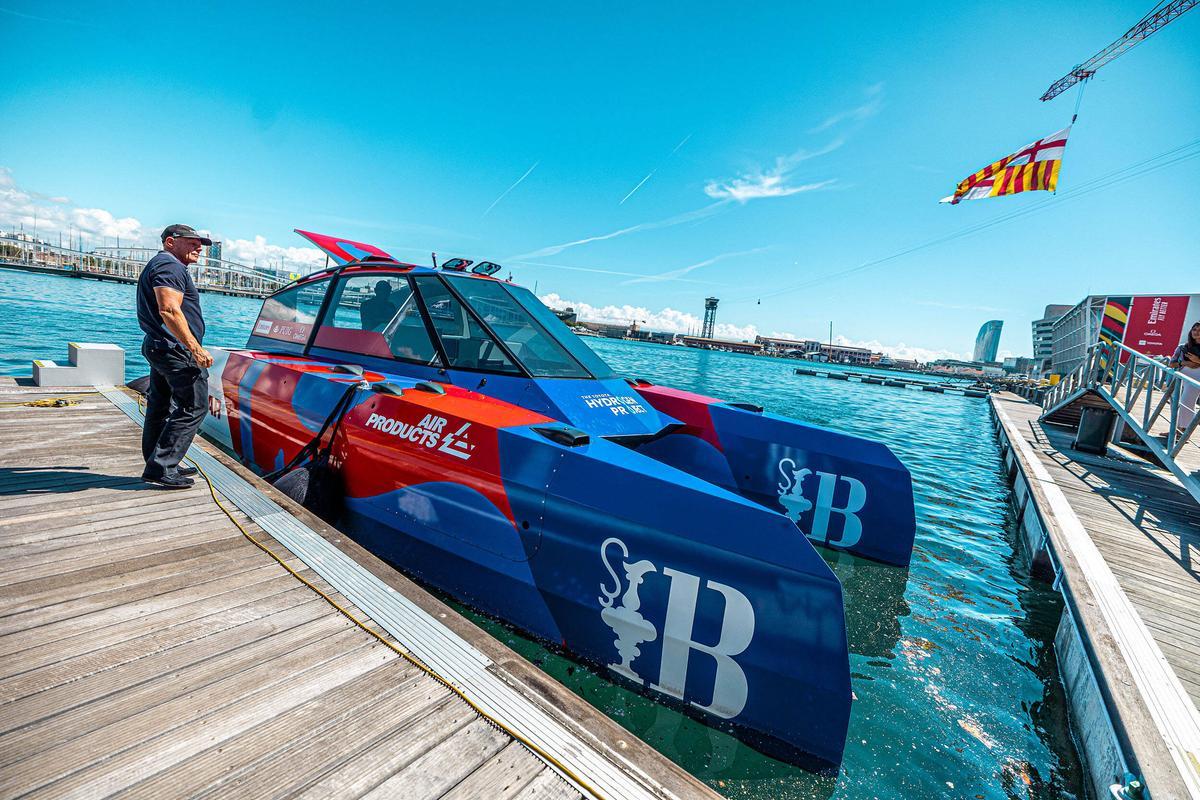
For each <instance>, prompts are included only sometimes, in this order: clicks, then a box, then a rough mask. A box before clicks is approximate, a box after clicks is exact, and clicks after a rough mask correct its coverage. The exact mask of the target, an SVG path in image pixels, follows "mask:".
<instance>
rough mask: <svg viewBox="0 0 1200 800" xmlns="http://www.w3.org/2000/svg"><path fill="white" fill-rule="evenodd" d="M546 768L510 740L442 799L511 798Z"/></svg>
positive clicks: (483, 799)
mask: <svg viewBox="0 0 1200 800" xmlns="http://www.w3.org/2000/svg"><path fill="white" fill-rule="evenodd" d="M548 769H549V767H547V766H546V765H545V764H543V763H542V762H541V761H539V760H538V759H536V758H534V757H533V754H531V753H530V752H529V751H528V750H526V749H525V748H524V747H522V746H521V745H520V743H518V742H510V743H509V745H508V746H507V747H505V748H504V749H503V750H501V751H500V752H499V753H496V755H494V756H492V757H491V758H490V759H488V760H487V761H485V762H484V763H483V764H481V765H480V766H479V768H478V769H476V770H474V771H473V772H472V773H471V774H470V775H468V776H467V777H466V778H464V779H463V780H462V781H460V782H459V783H458V785H456V786H455V787H454V788H453V789H451V790H450V791H448V792H446V793H445V794H443V795H442V797H441V800H511V798H513V797H516V796H517V794H519V793H520V791H521V790H522V789H524V788H525V787H526V786H528V785H529V784H530V783H531V782H532V781H533V779H534V778H536V777H537V776H538V775H540V774H541V773H542V772H544V771H546V770H548ZM559 780H562V779H561V778H560V779H559Z"/></svg>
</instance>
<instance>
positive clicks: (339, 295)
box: [313, 275, 441, 364]
mask: <svg viewBox="0 0 1200 800" xmlns="http://www.w3.org/2000/svg"><path fill="white" fill-rule="evenodd" d="M313 344H314V345H316V346H317V347H328V348H330V349H331V350H341V351H342V352H344V353H360V354H362V355H365V356H377V357H379V358H399V359H403V360H405V361H416V362H419V363H422V364H440V363H441V362H440V360H439V359H438V356H437V350H436V349H435V348H434V346H433V342H432V341H430V339H429V331H428V330H427V329H426V328H425V322H424V320H422V319H421V312H420V310H419V309H418V308H417V302H416V297H415V296H414V295H413V291H412V287H411V286H410V285H409V283H408V279H407V278H405V277H402V276H395V275H393V276H390V277H384V276H382V275H356V276H354V277H352V278H343V279H342V280H340V281H339V282H338V286H337V288H336V289H335V290H334V295H333V299H332V300H331V302H330V306H329V313H328V314H326V316H325V321H324V323H323V324H322V325H321V327H320V328H319V329H318V330H317V338H316V339H314V340H313Z"/></svg>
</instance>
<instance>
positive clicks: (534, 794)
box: [516, 769, 583, 800]
mask: <svg viewBox="0 0 1200 800" xmlns="http://www.w3.org/2000/svg"><path fill="white" fill-rule="evenodd" d="M516 796H517V797H518V798H520V800H583V795H581V794H580V793H579V792H577V791H576V790H575V788H574V787H573V786H571V784H569V783H567V782H566V781H564V780H563V779H562V778H561V777H559V776H558V774H557V773H555V772H554V770H550V769H547V770H544V771H543V772H542V773H541V774H540V775H538V776H537V777H536V778H534V779H533V780H532V781H530V782H529V785H528V786H526V787H525V788H524V789H522V790H521V791H520V792H519V793H518V794H517V795H516Z"/></svg>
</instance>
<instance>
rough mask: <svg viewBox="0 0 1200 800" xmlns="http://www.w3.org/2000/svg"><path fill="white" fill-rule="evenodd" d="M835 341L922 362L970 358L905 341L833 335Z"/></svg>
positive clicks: (951, 351)
mask: <svg viewBox="0 0 1200 800" xmlns="http://www.w3.org/2000/svg"><path fill="white" fill-rule="evenodd" d="M833 341H834V343H835V344H841V345H846V346H848V347H865V348H867V349H869V350H871V351H872V352H876V353H885V354H886V355H889V356H891V357H892V358H913V359H916V360H917V361H922V362H927V361H936V360H937V359H939V358H957V359H961V360H964V361H969V360H970V356H969V355H968V354H967V353H959V352H955V351H954V350H936V349H931V348H928V347H914V346H912V345H907V344H905V343H904V342H900V343H899V344H884V343H882V342H880V341H878V340H876V339H872V340H871V341H865V342H864V341H857V340H854V339H848V338H846V337H845V336H835V337H833Z"/></svg>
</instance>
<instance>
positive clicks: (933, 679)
mask: <svg viewBox="0 0 1200 800" xmlns="http://www.w3.org/2000/svg"><path fill="white" fill-rule="evenodd" d="M133 293H134V290H133V287H132V286H127V285H121V284H109V283H97V282H93V281H85V280H78V279H71V278H65V277H58V276H48V275H35V274H28V273H23V272H16V271H11V270H4V269H0V373H2V374H9V375H25V374H28V373H29V371H30V361H31V360H32V359H35V358H37V359H56V360H60V361H65V359H66V342H68V341H80V342H89V341H90V342H114V343H116V344H119V345H121V346H122V347H124V348H125V349H126V352H127V367H126V369H127V377H128V378H133V377H136V376H138V375H141V374H144V373H145V372H146V371H147V369H146V366H145V363H144V361H143V360H142V358H141V355H140V353H139V352H138V348H139V346H140V341H141V334H140V332H139V330H138V328H137V323H136V321H135V320H134V315H133ZM202 304H203V307H204V313H205V318H206V320H207V322H208V334H207V336H206V337H205V341H206V343H207V344H212V345H228V346H235V347H236V346H240V345H242V344H243V343H244V342H245V339H246V334H247V331H249V329H250V325H251V323H252V322H253V320H254V318H255V316H256V315H257V312H258V307H259V302H258V301H255V300H248V299H242V298H231V297H223V296H218V295H204V296H202ZM587 343H588V344H589V345H591V346H592V347H593V348H594V349H595V350H596V351H597V352H599V353H600V354H601V355H602V356H603V357H604V358H605V359H606V360H608V361H609V362H610V363H611V364H612V365H613V366H614V367H615V368H616V369H617V370H618V371H619V372H621V373H623V374H626V375H629V376H631V377H640V378H645V379H648V380H651V381H653V382H656V383H663V384H668V385H672V386H677V387H680V388H683V389H688V390H690V391H694V392H698V393H701V394H708V395H713V396H716V397H721V398H725V399H729V400H743V401H749V402H753V403H757V404H760V405H762V406H764V407H765V408H766V409H767V410H768V411H772V412H774V413H778V414H783V415H786V416H790V417H795V418H797V419H800V420H803V421H805V422H809V423H813V424H817V425H824V426H828V427H830V428H835V429H838V430H843V431H848V432H850V433H854V434H857V435H862V436H868V437H872V438H875V439H879V440H881V441H883V442H885V443H886V444H887V445H888V446H889V447H891V448H892V450H893V451H894V452H895V453H896V454H897V455H898V456H899V457H900V459H901V460H902V461H903V462H904V463H905V465H907V466H908V468H909V470H910V471H911V472H912V476H913V487H914V490H915V494H916V510H917V540H916V549H915V551H914V555H913V562H912V566H911V567H910V568H909V569H907V570H901V569H896V568H894V567H888V566H883V565H880V564H875V563H872V562H868V561H864V560H861V559H857V558H854V557H851V556H846V555H839V554H833V553H829V552H827V551H821V552H822V554H823V555H824V557H825V558H826V559H827V560H828V561H829V563H830V565H831V566H832V568H833V569H834V571H835V572H836V573H837V575H838V577H839V579H840V580H841V581H842V584H843V586H844V589H845V601H846V616H847V629H848V634H849V643H850V650H851V654H850V660H851V674H852V679H853V688H854V693H855V702H854V707H853V712H852V717H851V721H850V734H849V739H848V742H847V745H846V752H845V760H844V762H843V764H842V767H841V770H840V772H839V773H838V774H837V775H818V774H813V773H810V772H806V771H803V770H801V769H798V768H795V767H790V766H788V765H786V764H783V763H781V762H778V761H776V760H773V759H771V758H768V757H765V756H763V755H761V754H759V753H758V752H756V751H755V750H753V749H751V748H749V747H747V746H745V745H742V744H740V743H739V742H738V741H737V740H736V739H733V738H732V737H730V736H728V735H726V734H724V733H721V732H719V731H716V730H713V729H711V728H708V727H705V726H703V725H701V724H700V723H698V722H696V721H694V720H692V719H690V718H688V717H685V716H683V715H681V714H679V713H677V712H675V711H672V710H670V709H667V708H664V707H663V706H661V705H658V704H656V703H654V702H652V701H651V700H649V699H647V698H645V697H642V696H639V695H637V694H634V693H632V692H629V691H627V690H625V689H622V688H619V687H616V686H614V685H613V684H611V683H609V682H608V681H607V680H605V678H604V677H603V675H601V674H599V673H597V672H596V671H593V670H591V669H589V668H587V667H584V666H581V665H579V664H577V663H576V662H574V661H572V660H570V659H568V658H566V657H565V656H564V655H562V654H560V653H557V652H553V651H550V650H547V649H546V648H544V647H542V646H540V645H538V644H537V643H535V642H532V641H529V640H527V639H525V638H523V637H521V636H519V635H517V634H515V633H514V632H512V631H511V630H508V629H507V628H505V627H503V626H501V625H500V624H498V623H495V622H493V621H490V620H486V619H482V618H480V617H479V616H478V615H475V618H476V619H477V620H478V621H479V622H480V623H481V624H483V625H484V626H486V627H487V628H488V629H489V630H490V631H491V632H492V633H493V634H495V635H496V636H498V637H499V638H501V639H502V640H503V641H505V642H507V643H508V644H509V645H510V646H512V647H513V648H514V649H516V650H517V651H518V652H520V653H521V654H522V655H523V656H525V657H526V658H528V659H530V660H531V661H533V662H534V663H536V664H538V665H539V666H540V667H541V668H542V669H543V670H545V671H546V672H547V673H548V674H550V675H552V676H553V677H555V678H556V679H558V680H560V681H561V682H563V683H564V684H566V685H567V686H569V687H570V688H571V689H572V690H574V691H575V692H577V693H578V694H580V695H581V696H582V697H584V698H585V699H587V700H588V701H589V702H591V703H592V704H593V705H595V706H597V707H598V708H600V709H601V710H603V711H604V712H606V713H607V714H609V715H611V716H612V717H614V718H616V719H617V720H618V721H619V722H620V723H621V724H622V725H624V726H625V727H627V728H628V729H629V730H631V731H632V732H633V733H634V734H636V735H638V736H640V737H641V738H643V739H645V740H646V741H647V742H649V743H650V744H651V745H653V746H654V747H655V748H657V749H659V750H660V751H661V752H663V753H664V754H666V755H667V756H668V757H670V758H671V759H673V760H674V761H676V762H677V763H679V764H680V765H682V766H683V767H684V768H686V769H687V770H689V771H690V772H692V773H693V774H695V775H697V776H698V777H700V778H701V779H703V780H704V781H706V782H708V783H709V784H710V785H712V786H713V787H714V788H715V789H716V790H717V791H719V792H720V793H722V794H724V795H726V796H727V797H730V798H762V799H764V800H766V799H768V798H769V799H770V800H776V799H778V800H790V799H791V798H830V797H837V798H941V797H946V798H1066V797H1083V796H1084V790H1083V774H1082V770H1081V766H1080V763H1079V760H1078V757H1077V755H1076V753H1075V750H1074V746H1073V745H1072V743H1071V739H1070V736H1069V733H1068V728H1067V716H1066V715H1067V712H1066V702H1065V698H1064V695H1063V690H1062V686H1061V684H1060V682H1059V680H1058V677H1057V665H1056V662H1055V656H1054V651H1053V647H1052V644H1053V637H1054V632H1055V627H1056V625H1057V622H1058V618H1059V614H1060V612H1061V602H1060V600H1059V598H1058V595H1057V594H1056V593H1054V592H1052V591H1051V590H1050V589H1049V587H1046V586H1044V585H1042V584H1040V583H1037V582H1035V581H1033V580H1032V579H1031V578H1030V576H1029V575H1028V574H1027V572H1026V571H1025V569H1024V568H1023V567H1022V566H1021V564H1020V560H1019V559H1018V558H1017V556H1016V554H1015V550H1016V534H1015V521H1014V519H1013V514H1012V512H1011V510H1010V505H1009V502H1008V499H1009V497H1008V495H1009V491H1008V489H1007V488H1006V486H1005V483H1004V479H1003V474H1002V472H1001V464H1000V460H999V454H998V449H997V448H998V445H997V442H996V440H995V437H994V434H993V432H992V428H991V426H990V424H989V420H988V409H987V403H986V401H984V400H979V399H974V398H966V397H959V396H951V395H937V394H931V393H927V392H921V391H914V390H900V389H894V388H886V387H882V386H872V385H864V384H858V383H846V382H843V381H829V380H815V379H812V378H806V377H801V376H796V375H794V374H793V372H792V370H793V369H794V367H795V365H796V362H795V361H790V360H782V359H775V358H764V357H755V356H748V355H739V354H734V353H724V352H709V351H700V350H693V349H689V348H683V347H668V346H663V345H651V344H643V343H633V342H624V341H618V340H609V339H595V338H589V339H587ZM822 368H824V367H822ZM835 368H836V367H835ZM859 371H861V370H859ZM780 702H781V703H787V702H789V701H788V699H787V698H780ZM795 713H797V714H804V713H806V709H804V708H801V707H797V708H796V709H795Z"/></svg>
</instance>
